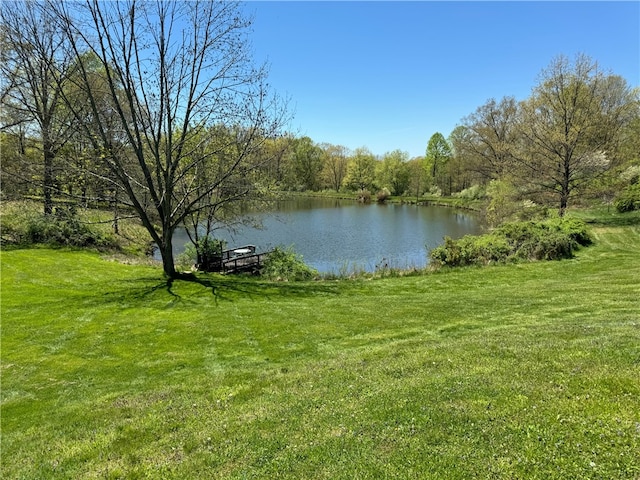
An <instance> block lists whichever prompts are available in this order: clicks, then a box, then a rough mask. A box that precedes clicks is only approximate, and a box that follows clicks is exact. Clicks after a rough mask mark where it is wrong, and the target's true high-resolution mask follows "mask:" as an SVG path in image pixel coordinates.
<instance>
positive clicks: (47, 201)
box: [42, 140, 55, 215]
mask: <svg viewBox="0 0 640 480" xmlns="http://www.w3.org/2000/svg"><path fill="white" fill-rule="evenodd" d="M43 150H44V176H43V179H42V180H43V196H44V214H45V215H51V214H52V213H53V195H52V193H53V159H54V156H55V155H54V153H53V152H52V151H51V144H50V143H49V141H48V140H45V141H44V142H43Z"/></svg>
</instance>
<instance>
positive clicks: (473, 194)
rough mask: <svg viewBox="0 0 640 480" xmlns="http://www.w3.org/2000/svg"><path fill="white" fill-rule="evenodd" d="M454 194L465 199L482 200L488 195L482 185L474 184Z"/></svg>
mask: <svg viewBox="0 0 640 480" xmlns="http://www.w3.org/2000/svg"><path fill="white" fill-rule="evenodd" d="M454 196H455V197H458V198H464V199H465V200H481V199H483V198H485V197H486V193H485V191H484V188H483V187H482V186H481V185H472V186H470V187H469V188H465V189H464V190H462V191H461V192H458V193H456V194H455V195H454Z"/></svg>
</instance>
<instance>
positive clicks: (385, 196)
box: [376, 187, 391, 203]
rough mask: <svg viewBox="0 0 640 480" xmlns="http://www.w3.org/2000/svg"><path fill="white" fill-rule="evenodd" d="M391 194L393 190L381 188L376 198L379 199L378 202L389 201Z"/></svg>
mask: <svg viewBox="0 0 640 480" xmlns="http://www.w3.org/2000/svg"><path fill="white" fill-rule="evenodd" d="M390 196H391V192H390V191H389V189H388V188H386V187H385V188H383V189H382V190H380V191H379V192H378V193H377V194H376V198H377V200H378V203H384V202H386V201H387V199H388V198H389V197H390Z"/></svg>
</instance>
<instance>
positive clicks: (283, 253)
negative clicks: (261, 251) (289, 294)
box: [260, 247, 318, 281]
mask: <svg viewBox="0 0 640 480" xmlns="http://www.w3.org/2000/svg"><path fill="white" fill-rule="evenodd" d="M260 274H261V275H262V276H263V277H265V278H268V279H270V280H278V281H298V280H312V279H313V278H316V277H318V272H317V271H316V270H315V269H314V268H311V267H309V266H308V265H307V264H305V263H304V261H303V260H302V256H300V255H298V254H297V253H295V252H294V251H293V249H292V248H291V247H289V248H282V247H276V248H275V249H274V250H273V252H271V253H270V254H269V256H268V257H267V259H266V260H265V261H264V265H263V267H262V269H261V270H260Z"/></svg>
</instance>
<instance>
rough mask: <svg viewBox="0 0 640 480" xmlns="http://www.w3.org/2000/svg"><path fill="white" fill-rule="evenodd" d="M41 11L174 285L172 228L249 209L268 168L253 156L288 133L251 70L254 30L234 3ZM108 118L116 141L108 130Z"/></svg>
mask: <svg viewBox="0 0 640 480" xmlns="http://www.w3.org/2000/svg"><path fill="white" fill-rule="evenodd" d="M48 8H50V9H51V10H54V11H55V12H56V13H57V16H58V19H59V22H58V25H59V27H60V28H61V30H62V31H64V32H65V33H66V35H67V39H68V41H69V42H70V44H71V46H72V48H73V50H74V52H75V55H76V61H77V68H78V71H79V73H78V74H77V75H76V77H74V78H76V79H77V81H78V84H77V87H79V88H82V89H83V90H84V91H85V93H86V96H87V102H88V107H89V109H90V111H91V117H92V120H91V121H90V122H83V124H82V127H83V128H84V130H85V133H86V134H87V137H88V138H90V139H92V142H93V143H94V147H95V148H96V149H97V150H99V151H100V152H101V159H102V161H103V162H104V164H105V165H106V166H107V167H108V169H109V171H110V172H111V176H112V178H113V179H114V182H115V183H116V184H117V186H118V188H119V189H120V190H121V191H122V192H123V195H122V197H123V198H126V201H125V203H126V204H128V205H129V206H130V207H131V208H133V209H134V210H135V212H136V213H137V215H138V216H139V217H140V220H141V221H142V224H143V225H144V226H145V227H146V229H147V230H148V231H149V234H150V236H151V238H152V240H153V241H154V242H155V244H156V245H157V246H158V249H159V251H160V254H161V256H162V261H163V268H164V272H165V274H166V275H168V276H169V277H175V276H176V275H177V273H176V270H175V266H174V259H173V243H172V237H173V233H174V231H175V230H176V228H178V227H179V226H181V225H183V224H184V223H185V220H187V219H189V218H193V216H194V215H196V216H197V214H198V213H199V212H204V211H208V212H215V211H217V210H219V209H221V208H223V207H224V205H227V204H230V203H233V202H236V201H241V200H242V199H244V198H246V196H247V195H248V193H249V191H250V190H252V189H253V188H254V187H255V184H253V183H252V182H251V181H252V176H251V173H252V172H253V171H255V170H256V169H257V168H258V167H259V166H260V165H261V163H262V162H263V161H265V160H266V159H262V158H260V157H259V156H258V155H256V152H257V151H259V149H260V145H261V144H262V143H263V142H264V141H265V139H268V138H272V137H274V136H275V135H277V133H278V131H279V129H280V128H281V126H282V125H283V122H284V121H285V117H284V114H285V110H284V109H283V108H281V104H280V102H279V101H278V99H277V98H275V97H274V96H270V95H269V93H268V91H267V86H266V84H265V79H266V70H265V68H264V67H259V68H256V67H255V66H254V65H253V63H252V61H251V58H250V49H249V46H250V45H249V43H248V38H247V31H248V27H249V25H250V21H249V20H247V19H245V18H244V17H243V15H242V14H241V11H240V7H239V4H238V3H235V2H209V1H189V2H185V1H163V0H157V1H136V0H126V1H119V2H101V1H97V0H85V1H84V2H80V3H65V2H57V3H54V2H50V3H49V4H48ZM86 52H90V53H91V56H92V57H94V58H96V59H97V60H98V62H99V63H100V65H101V68H102V69H103V71H104V75H105V83H106V88H107V89H108V94H109V95H108V97H109V101H110V108H109V109H105V108H103V107H102V106H101V105H99V98H102V97H99V94H98V93H96V92H94V91H93V90H92V82H91V78H90V77H91V76H90V69H89V68H88V66H87V65H86V63H85V59H86V58H87V55H86ZM100 95H101V94H100ZM69 108H70V109H72V110H73V109H74V108H75V106H74V105H73V103H72V102H70V103H69ZM77 113H78V114H80V112H77ZM114 117H115V118H116V119H117V132H116V133H117V135H116V136H115V138H116V140H114V128H113V126H110V127H109V126H108V125H112V120H113V118H114ZM194 228H198V227H197V226H195V227H194Z"/></svg>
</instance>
